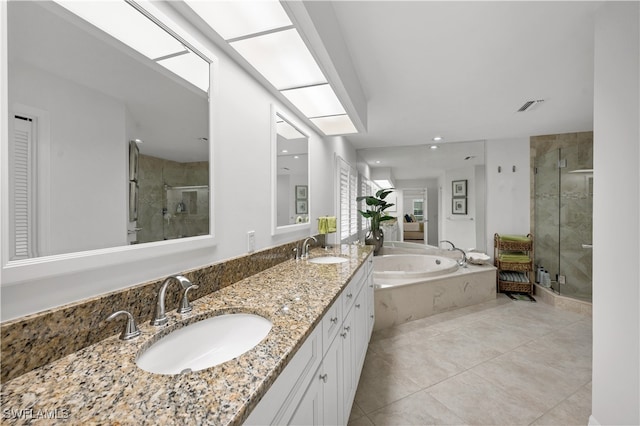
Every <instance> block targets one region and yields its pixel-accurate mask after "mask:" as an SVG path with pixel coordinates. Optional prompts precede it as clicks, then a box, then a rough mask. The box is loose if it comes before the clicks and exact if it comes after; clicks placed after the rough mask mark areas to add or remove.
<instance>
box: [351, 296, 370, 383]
mask: <svg viewBox="0 0 640 426" xmlns="http://www.w3.org/2000/svg"><path fill="white" fill-rule="evenodd" d="M367 289H368V287H366V286H365V287H364V288H363V289H362V291H361V292H360V293H358V297H357V298H356V301H355V303H354V304H353V335H354V350H353V352H354V354H353V355H354V357H355V359H354V362H355V364H354V366H355V374H356V379H357V378H358V377H360V370H361V368H362V364H363V362H364V357H365V355H366V354H367V346H368V344H369V309H368V300H367V296H368V292H367ZM356 381H357V380H356Z"/></svg>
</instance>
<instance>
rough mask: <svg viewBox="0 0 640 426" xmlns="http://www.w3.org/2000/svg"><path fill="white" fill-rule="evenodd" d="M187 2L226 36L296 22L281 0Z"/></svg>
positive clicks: (264, 29) (258, 31)
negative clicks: (285, 9)
mask: <svg viewBox="0 0 640 426" xmlns="http://www.w3.org/2000/svg"><path fill="white" fill-rule="evenodd" d="M186 3H187V5H188V6H189V7H190V8H191V9H193V11H194V12H196V13H197V14H198V15H200V17H201V18H202V19H204V20H205V21H206V22H207V24H209V26H210V27H211V28H213V29H214V30H216V32H217V33H218V34H220V36H221V37H222V38H224V39H225V40H231V39H235V38H239V37H245V36H248V35H251V34H258V33H262V32H265V31H270V30H274V29H277V28H282V27H287V26H291V25H292V24H291V20H290V19H289V17H288V16H287V14H286V12H285V11H284V9H282V6H280V3H279V2H277V1H204V0H186Z"/></svg>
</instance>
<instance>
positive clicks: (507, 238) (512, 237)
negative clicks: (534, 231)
mask: <svg viewBox="0 0 640 426" xmlns="http://www.w3.org/2000/svg"><path fill="white" fill-rule="evenodd" d="M498 238H500V240H502V241H516V242H523V243H527V242H529V241H531V238H529V237H528V236H526V235H498Z"/></svg>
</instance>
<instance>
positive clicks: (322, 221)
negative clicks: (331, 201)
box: [318, 216, 336, 234]
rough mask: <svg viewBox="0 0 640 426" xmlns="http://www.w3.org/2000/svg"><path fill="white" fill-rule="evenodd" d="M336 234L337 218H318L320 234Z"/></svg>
mask: <svg viewBox="0 0 640 426" xmlns="http://www.w3.org/2000/svg"><path fill="white" fill-rule="evenodd" d="M333 232H336V217H335V216H325V217H319V218H318V233H319V234H330V233H333Z"/></svg>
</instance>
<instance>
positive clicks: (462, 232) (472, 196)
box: [440, 167, 478, 250]
mask: <svg viewBox="0 0 640 426" xmlns="http://www.w3.org/2000/svg"><path fill="white" fill-rule="evenodd" d="M457 180H466V181H467V214H464V215H462V214H453V213H452V207H453V206H452V201H451V199H452V196H451V193H452V188H451V185H452V182H453V181H457ZM442 194H443V196H442V206H440V212H441V213H440V214H441V215H442V222H443V225H442V235H441V236H440V239H441V240H449V241H451V242H452V243H453V244H455V245H456V247H460V248H461V249H463V250H467V249H470V248H477V246H478V244H477V241H476V223H477V219H478V218H477V215H476V207H477V204H476V200H477V194H476V176H475V169H474V168H473V167H466V168H464V169H455V170H447V171H446V173H445V179H444V185H443V188H442Z"/></svg>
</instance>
